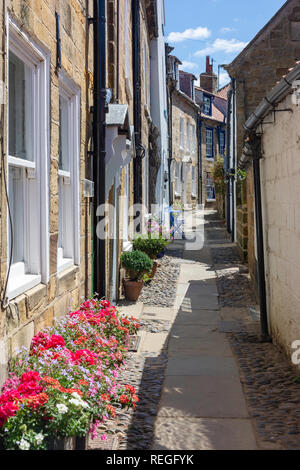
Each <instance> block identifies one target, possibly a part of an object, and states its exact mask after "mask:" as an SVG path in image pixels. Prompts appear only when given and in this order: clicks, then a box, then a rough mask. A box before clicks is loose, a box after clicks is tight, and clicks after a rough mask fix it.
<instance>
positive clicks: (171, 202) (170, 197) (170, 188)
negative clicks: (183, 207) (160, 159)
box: [168, 88, 173, 206]
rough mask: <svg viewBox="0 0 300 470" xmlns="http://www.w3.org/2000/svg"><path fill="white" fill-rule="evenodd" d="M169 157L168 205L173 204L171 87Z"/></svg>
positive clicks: (171, 99)
mask: <svg viewBox="0 0 300 470" xmlns="http://www.w3.org/2000/svg"><path fill="white" fill-rule="evenodd" d="M168 116H169V121H168V127H169V158H168V170H169V205H170V206H172V205H173V193H172V181H171V164H172V159H173V129H172V123H173V88H171V89H170V100H169V113H168Z"/></svg>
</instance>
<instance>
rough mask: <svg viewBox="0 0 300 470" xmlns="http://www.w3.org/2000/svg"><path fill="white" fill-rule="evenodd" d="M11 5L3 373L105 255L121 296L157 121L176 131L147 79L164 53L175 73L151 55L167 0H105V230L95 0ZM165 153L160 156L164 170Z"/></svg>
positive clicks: (81, 291) (107, 280) (77, 297)
mask: <svg viewBox="0 0 300 470" xmlns="http://www.w3.org/2000/svg"><path fill="white" fill-rule="evenodd" d="M99 4H100V2H99ZM5 5H6V7H5V9H4V10H3V9H2V10H1V13H0V15H1V24H2V25H3V28H2V32H3V34H2V35H1V47H2V55H1V61H0V64H1V65H0V68H1V77H2V83H1V139H0V147H1V152H2V158H1V191H0V206H1V211H0V222H1V234H0V235H1V242H0V249H1V264H0V279H1V286H0V287H1V307H0V361H1V363H0V365H1V371H0V372H1V377H0V381H2V379H3V376H4V374H5V372H6V367H7V363H8V360H9V358H10V357H11V356H12V355H13V354H15V352H16V351H17V350H18V349H19V348H20V347H22V346H28V345H29V344H30V341H31V338H32V336H33V334H35V333H36V332H37V331H39V330H40V329H41V328H43V327H45V326H50V325H52V324H53V322H54V319H55V318H59V317H60V316H62V315H63V314H64V313H66V312H67V311H68V310H70V309H74V308H76V306H78V305H79V303H80V302H81V300H82V298H88V297H90V296H91V295H93V294H94V293H95V291H96V281H97V278H96V276H95V272H96V269H95V267H96V263H97V264H98V263H102V264H103V266H104V272H105V276H103V279H102V280H101V285H103V286H104V289H103V292H101V293H100V294H101V295H103V296H104V295H105V297H107V298H109V299H110V300H112V301H116V300H117V299H119V297H120V296H121V295H122V290H121V277H122V275H123V273H122V270H121V269H120V261H119V260H120V254H121V252H122V251H124V250H129V249H131V239H130V235H131V234H130V230H129V228H130V222H131V221H132V218H133V215H134V214H132V215H131V214H130V207H131V206H132V204H133V203H134V202H135V203H139V204H142V205H143V206H144V209H143V216H145V214H146V213H147V212H148V211H149V192H150V191H149V173H150V172H151V168H149V154H150V152H149V149H152V153H153V152H154V151H155V148H157V146H155V145H153V135H154V134H155V133H154V132H153V128H154V127H153V126H155V129H156V133H157V134H158V135H160V134H161V133H162V135H164V138H165V139H166V138H167V137H166V135H165V130H164V129H163V127H162V126H163V124H164V123H162V125H160V122H159V120H157V122H156V123H154V120H152V116H151V86H150V80H151V73H150V72H151V68H154V69H155V67H157V66H158V65H157V64H158V62H159V66H160V67H161V69H162V73H161V74H160V76H159V80H160V81H161V82H162V83H163V84H165V83H166V77H165V66H164V62H162V57H161V56H162V53H161V52H160V53H159V54H157V60H156V62H155V61H154V62H152V63H150V62H151V61H150V59H151V57H150V52H151V46H152V45H153V44H154V42H155V41H157V39H158V38H160V40H161V37H162V36H163V28H162V24H163V23H162V21H164V20H162V18H163V15H164V9H163V0H143V1H139V0H133V1H131V0H122V1H119V0H107V1H106V3H105V16H106V22H105V23H103V24H105V29H104V34H105V39H106V40H105V43H104V50H105V53H104V54H105V56H106V61H105V64H102V65H103V67H104V69H105V73H104V82H105V83H104V84H102V86H103V89H105V88H106V104H105V103H104V101H105V96H104V97H103V95H102V96H101V97H100V100H99V101H101V102H102V103H104V108H106V113H105V118H104V120H103V121H102V123H101V125H103V128H105V131H104V132H103V136H104V139H103V142H104V148H103V149H102V151H103V153H101V152H100V154H101V156H103V155H105V161H104V168H105V170H104V172H105V184H104V185H103V188H104V190H105V191H104V192H103V194H104V202H105V203H106V206H105V207H106V215H107V217H106V218H105V219H104V220H105V224H106V232H104V231H103V230H102V229H103V227H102V229H101V223H102V222H101V220H100V219H99V222H100V226H98V216H99V215H104V214H100V213H98V210H99V208H98V207H96V205H97V204H96V201H97V198H96V194H95V193H96V183H95V181H96V177H97V175H96V174H95V172H94V168H95V161H97V158H98V159H99V154H97V155H96V154H95V150H94V129H95V124H94V123H95V117H94V116H95V114H94V113H95V105H98V104H99V103H98V102H97V103H95V102H94V91H95V82H96V81H95V80H94V67H95V64H94V52H95V51H94V31H95V29H94V26H95V21H89V20H91V19H93V15H94V11H93V2H82V1H81V0H68V1H65V2H59V1H58V0H43V1H40V2H31V1H27V0H26V1H23V2H19V1H15V0H9V1H7V2H5ZM101 5H103V4H102V3H101ZM158 21H159V23H158ZM6 25H7V27H6ZM102 44H103V43H102ZM160 50H161V47H160ZM164 54H165V51H164V48H163V58H164ZM103 57H104V56H103ZM163 72H164V73H163ZM160 87H161V85H160ZM104 91H105V90H104ZM102 93H103V90H102ZM158 101H159V100H158ZM155 103H156V102H155ZM156 106H159V102H158V104H157V103H156ZM162 107H163V109H165V108H166V104H165V103H162ZM162 129H163V130H162ZM163 145H164V146H165V144H163ZM153 149H154V150H153ZM157 153H158V156H157V155H154V156H153V155H152V157H153V158H155V159H156V160H158V170H160V166H161V153H160V152H159V150H157ZM93 183H95V191H93V188H94V186H93ZM156 184H157V185H159V184H160V183H159V178H157V180H156ZM101 210H102V209H101ZM100 212H101V211H100ZM98 228H99V230H100V232H101V230H102V232H101V233H102V234H103V233H104V242H103V243H102V246H104V252H103V257H99V255H98V252H97V251H96V244H97V243H98V240H97V238H98ZM97 269H98V266H97Z"/></svg>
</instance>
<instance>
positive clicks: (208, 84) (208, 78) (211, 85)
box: [200, 56, 218, 93]
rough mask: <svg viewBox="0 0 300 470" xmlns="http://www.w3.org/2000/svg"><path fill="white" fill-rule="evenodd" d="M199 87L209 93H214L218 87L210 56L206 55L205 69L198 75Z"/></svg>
mask: <svg viewBox="0 0 300 470" xmlns="http://www.w3.org/2000/svg"><path fill="white" fill-rule="evenodd" d="M200 87H201V88H203V89H204V90H206V91H209V92H210V93H216V92H217V87H218V77H217V75H216V74H215V73H214V71H213V64H212V63H210V57H209V56H206V71H205V72H204V73H201V75H200Z"/></svg>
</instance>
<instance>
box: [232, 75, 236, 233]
mask: <svg viewBox="0 0 300 470" xmlns="http://www.w3.org/2000/svg"><path fill="white" fill-rule="evenodd" d="M232 86H233V102H232V118H233V120H232V170H233V176H232V178H231V191H232V201H231V205H232V207H231V212H232V214H231V218H232V231H231V240H232V242H234V238H235V186H234V182H235V166H236V142H235V139H236V85H235V78H233V79H232Z"/></svg>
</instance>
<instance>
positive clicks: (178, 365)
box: [166, 337, 239, 379]
mask: <svg viewBox="0 0 300 470" xmlns="http://www.w3.org/2000/svg"><path fill="white" fill-rule="evenodd" d="M212 339H213V337H212ZM169 375H177V376H178V375H182V376H185V375H198V376H211V377H227V378H232V379H233V378H235V377H236V378H237V377H239V373H238V369H237V366H236V363H235V361H234V359H232V358H229V357H219V356H204V355H203V356H202V355H199V356H198V357H197V356H196V357H195V356H182V357H180V356H178V357H170V359H169V361H168V366H167V369H166V376H169Z"/></svg>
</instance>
